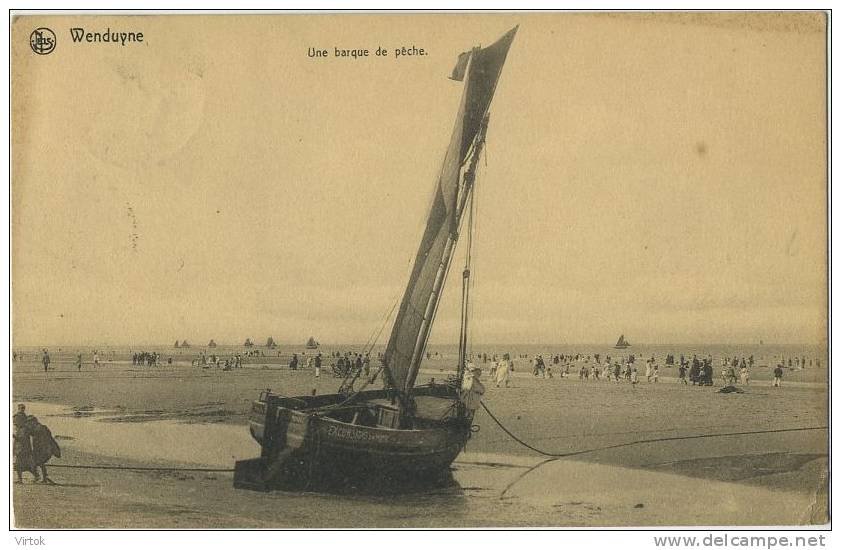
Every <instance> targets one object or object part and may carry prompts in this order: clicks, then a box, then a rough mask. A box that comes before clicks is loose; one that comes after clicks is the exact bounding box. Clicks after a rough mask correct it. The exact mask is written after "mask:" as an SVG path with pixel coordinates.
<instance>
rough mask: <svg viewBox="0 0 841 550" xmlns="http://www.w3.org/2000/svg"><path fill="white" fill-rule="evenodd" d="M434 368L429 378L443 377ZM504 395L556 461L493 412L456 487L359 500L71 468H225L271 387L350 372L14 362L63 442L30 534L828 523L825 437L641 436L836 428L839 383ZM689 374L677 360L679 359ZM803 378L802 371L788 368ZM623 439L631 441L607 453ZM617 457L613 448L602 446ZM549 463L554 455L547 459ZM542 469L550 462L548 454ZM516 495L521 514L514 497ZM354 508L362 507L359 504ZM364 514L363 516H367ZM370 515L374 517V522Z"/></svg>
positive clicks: (321, 385)
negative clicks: (832, 391) (832, 413)
mask: <svg viewBox="0 0 841 550" xmlns="http://www.w3.org/2000/svg"><path fill="white" fill-rule="evenodd" d="M435 366H436V365H435V362H434V361H433V362H427V365H425V368H424V371H423V372H422V376H421V378H422V379H428V378H430V377H433V376H436V375H437V376H438V378H439V379H440V378H441V377H442V373H443V372H444V371H443V370H442V368H443V367H442V368H438V369H436V368H435ZM522 370H523V369H519V371H518V372H516V373H515V376H514V378H513V383H512V387H510V388H495V387H493V386H492V385H490V386H491V387H489V388H488V392H487V393H486V396H485V400H484V401H485V403H486V404H487V406H488V407H489V408H490V410H491V411H492V412H493V413H494V415H495V416H496V417H497V418H498V419H499V420H500V421H501V422H502V423H503V424H505V425H506V427H507V428H508V429H510V430H511V431H512V432H514V433H515V434H517V435H518V436H519V437H521V438H523V439H524V440H526V441H528V442H529V443H530V444H531V445H533V446H535V447H537V448H539V449H542V450H545V451H547V452H550V453H566V452H574V451H583V450H591V451H592V452H588V453H585V454H580V455H577V456H575V457H573V458H564V459H558V460H549V461H547V459H546V457H544V456H541V455H539V454H537V453H535V452H533V451H531V450H528V449H526V448H524V447H523V446H521V445H520V444H518V443H517V442H515V441H514V440H512V439H511V438H510V437H509V436H508V435H506V434H505V433H504V432H503V431H502V430H501V429H500V428H499V427H498V426H497V425H496V423H495V422H494V421H493V420H492V419H491V418H490V417H489V416H488V415H487V414H486V413H484V411H480V412H479V414H478V415H477V418H476V423H477V424H478V425H479V426H480V431H479V432H478V433H476V434H475V435H474V436H473V438H472V439H471V440H470V442H469V443H468V446H467V449H466V450H465V452H463V453H462V454H461V455H460V456H459V458H458V459H457V461H456V463H455V464H454V469H453V478H454V484H453V485H452V486H448V487H441V488H435V489H428V490H425V491H422V492H420V493H417V494H411V495H400V496H399V497H396V496H394V495H380V496H370V495H368V496H359V495H356V496H348V495H341V496H338V495H320V494H312V493H305V494H301V493H284V492H276V493H270V494H259V493H253V492H250V491H242V490H236V489H234V488H233V487H232V474H231V473H229V472H197V471H133V470H124V469H120V470H99V469H88V468H85V469H76V468H67V467H63V466H75V465H81V466H97V465H108V466H125V467H143V468H148V467H178V468H210V469H220V470H225V469H229V468H232V467H233V462H234V461H235V460H238V459H243V458H252V457H254V456H257V455H258V453H259V448H258V446H257V445H256V443H255V442H254V441H253V440H252V439H251V438H250V436H249V434H248V430H247V427H246V425H245V422H246V419H247V412H248V409H249V406H250V402H251V401H252V400H253V399H255V398H256V397H257V395H258V394H259V392H260V391H261V390H264V389H266V388H272V390H273V391H275V392H277V393H282V394H286V395H296V394H305V393H309V392H310V391H311V390H312V389H316V391H318V392H319V393H326V392H332V391H334V390H335V388H336V387H337V385H338V382H339V381H338V380H337V379H336V378H333V377H332V376H329V375H323V376H322V377H320V378H318V379H316V378H314V376H313V373H312V372H310V371H307V370H298V371H289V370H288V369H286V368H282V367H280V366H278V365H246V367H245V368H242V369H236V370H233V371H220V370H216V369H200V368H195V367H191V366H189V365H188V364H177V365H173V366H161V367H153V368H148V367H133V366H132V365H131V364H130V363H128V364H125V363H122V362H117V363H105V364H102V365H101V366H100V367H99V368H97V369H93V368H92V367H89V366H87V365H86V366H85V367H84V368H83V370H82V372H77V371H76V369H75V367H73V365H72V364H69V363H61V362H59V363H57V364H56V365H55V369H54V370H50V371H49V372H47V373H44V372H43V370H40V365H38V364H37V363H35V362H28V361H24V362H18V363H16V364H15V368H14V372H13V391H14V402H15V403H26V405H27V410H28V411H29V412H30V414H35V415H36V416H38V417H39V418H40V419H41V421H42V422H44V423H46V424H47V425H48V426H50V428H51V429H52V431H53V434H54V435H55V436H56V438H57V439H58V441H59V443H60V445H61V446H62V449H63V454H62V457H61V458H60V459H53V461H52V462H51V465H52V467H51V469H50V476H51V477H52V478H53V479H54V480H55V481H56V482H57V485H55V486H43V485H36V484H33V483H32V482H31V477H27V480H26V482H25V483H24V484H22V485H15V486H14V487H15V488H14V506H15V524H16V525H17V526H18V527H37V528H59V527H433V526H437V527H456V526H465V527H470V526H518V525H519V526H582V525H605V526H645V525H652V526H656V525H660V526H662V525H803V524H823V523H825V522H826V521H827V507H826V485H827V481H826V480H827V432H826V431H825V430H815V429H807V430H802V431H786V432H779V433H756V434H751V435H740V436H724V437H710V438H702V439H685V440H669V441H659V442H649V443H643V444H633V443H634V442H637V441H641V440H650V439H658V438H674V437H680V436H696V435H704V434H727V433H741V432H762V431H769V430H780V429H786V430H788V429H792V430H796V429H798V428H815V427H821V426H825V425H826V399H827V393H826V389H825V382H824V383H821V382H819V381H817V380H818V379H819V376H817V375H816V374H815V373H814V370H813V371H812V372H809V375H810V376H811V377H812V379H811V380H806V381H804V380H802V379H801V380H799V381H798V380H788V379H787V380H786V382H787V384H785V385H784V386H783V388H780V389H777V388H772V387H771V386H770V383H769V382H768V381H767V380H761V379H760V380H755V381H754V382H753V383H752V384H751V385H750V386H748V387H745V388H744V390H745V392H744V393H741V394H720V393H717V389H718V388H699V387H692V386H683V385H680V384H676V383H674V380H673V379H670V377H668V376H665V377H664V378H661V380H662V382H661V383H658V384H653V383H652V384H648V383H646V382H645V381H644V379H643V382H642V383H641V384H639V385H637V386H636V387H631V385H630V384H625V383H618V384H617V383H609V382H604V381H595V380H579V379H578V378H577V377H572V378H567V379H563V378H560V377H557V376H556V377H554V378H552V379H542V378H535V377H533V376H532V375H531V374H529V373H525V372H522ZM672 370H673V369H672ZM789 378H793V377H789ZM623 443H631V445H627V446H622V447H617V448H612V449H602V448H603V447H611V446H615V445H619V444H623ZM600 449H601V450H600ZM544 462H545V463H544ZM541 463H543V464H541ZM515 503H516V506H515V505H514V504H515ZM351 504H352V505H353V510H354V511H355V512H354V513H353V514H350V513H349V512H348V510H349V509H350V508H349V505H351ZM360 510H361V511H362V512H363V513H362V514H361V515H360V513H358V512H359V511H360ZM359 517H365V518H366V519H365V520H364V521H361V520H359V519H358V518H359Z"/></svg>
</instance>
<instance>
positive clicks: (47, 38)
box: [29, 27, 56, 55]
mask: <svg viewBox="0 0 841 550" xmlns="http://www.w3.org/2000/svg"><path fill="white" fill-rule="evenodd" d="M29 45H30V47H31V48H32V51H33V52H35V53H37V54H38V55H47V54H48V53H52V51H53V50H54V49H55V46H56V39H55V33H54V32H53V31H52V30H50V29H48V28H47V27H40V28H37V29H35V30H34V31H32V34H30V35H29Z"/></svg>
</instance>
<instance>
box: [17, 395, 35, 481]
mask: <svg viewBox="0 0 841 550" xmlns="http://www.w3.org/2000/svg"><path fill="white" fill-rule="evenodd" d="M27 418H28V417H27V416H26V406H25V405H18V412H16V413H15V415H14V416H13V417H12V424H13V425H14V429H15V432H14V443H13V446H12V450H13V454H14V464H15V473H16V474H17V480H15V483H23V472H29V473H31V474H32V475H33V476H35V481H38V471H37V470H36V469H35V462H34V461H33V459H32V440H31V434H30V432H29V424H28V420H27Z"/></svg>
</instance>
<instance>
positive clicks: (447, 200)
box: [383, 27, 517, 415]
mask: <svg viewBox="0 0 841 550" xmlns="http://www.w3.org/2000/svg"><path fill="white" fill-rule="evenodd" d="M516 32H517V28H516V27H515V28H513V29H511V30H510V31H508V32H507V33H506V34H505V35H503V36H502V37H501V38H500V39H499V40H497V41H496V42H494V43H493V44H491V45H490V46H487V47H485V48H479V47H477V48H473V49H472V50H470V51H469V52H465V53H463V54H461V55H460V56H459V58H458V63H457V65H456V68H455V70H454V71H453V74H452V76H451V77H450V78H451V79H452V80H456V81H463V82H464V88H463V92H462V97H461V101H460V104H459V109H458V112H457V114H456V122H455V125H454V127H453V133H452V136H451V138H450V144H449V146H448V148H447V151H446V154H445V155H444V159H443V163H442V166H441V171H440V172H439V174H438V178H437V180H438V181H437V184H436V187H435V191H434V194H433V200H432V204H431V206H430V210H429V213H428V214H427V220H426V229H425V230H424V234H423V236H422V237H421V242H420V245H419V247H418V251H417V254H416V256H415V260H414V264H413V266H412V273H411V276H410V277H409V281H408V283H407V285H406V290H405V291H404V294H403V299H402V300H401V302H400V309H399V310H398V312H397V315H396V317H395V320H394V325H393V327H392V331H391V336H390V337H389V341H388V345H387V346H386V351H385V356H384V361H383V363H384V368H383V375H384V379H385V382H386V385H387V387H389V388H391V389H393V390H396V394H397V397H398V398H399V399H400V404H401V408H402V409H403V411H404V414H407V415H410V414H411V409H412V403H411V401H412V400H411V390H412V387H413V386H414V384H415V379H416V377H417V374H418V369H419V368H420V363H421V360H422V357H423V354H424V352H425V349H426V344H427V341H428V338H429V333H430V330H431V327H432V324H433V321H434V318H435V313H436V311H437V309H438V303H439V301H440V299H441V293H442V290H443V287H444V284H445V282H446V279H447V274H448V272H449V269H450V266H451V264H452V260H453V253H454V252H455V246H456V242H457V241H458V237H459V231H460V227H461V224H462V219H463V214H464V213H465V212H464V210H465V208H467V207H468V206H469V205H471V204H472V203H471V201H470V198H471V192H472V189H473V183H474V180H475V172H476V166H477V163H478V159H479V157H480V155H481V152H482V147H483V145H484V140H485V132H486V128H487V114H488V109H489V107H490V102H491V99H492V98H493V95H494V92H495V90H496V85H497V83H498V80H499V76H500V74H501V72H502V66H503V64H504V63H505V58H506V56H507V54H508V50H509V48H510V46H511V42H512V41H513V39H514V35H515V34H516ZM468 232H469V230H468ZM466 271H467V276H466V279H467V280H466V281H463V284H466V285H469V264H468V269H467V270H466ZM462 277H463V279H464V278H465V274H464V272H463V273H462ZM465 298H467V297H465ZM468 304H469V301H464V303H463V304H462V309H463V313H462V327H461V329H462V330H461V335H460V338H459V348H460V352H459V356H460V360H459V363H460V365H459V371H460V372H461V371H462V370H463V367H464V363H465V354H466V351H465V350H466V342H467V320H466V317H467V315H466V313H467V311H468V310H467V308H468Z"/></svg>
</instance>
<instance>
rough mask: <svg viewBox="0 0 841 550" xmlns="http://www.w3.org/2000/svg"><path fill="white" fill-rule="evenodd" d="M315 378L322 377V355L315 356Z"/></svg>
mask: <svg viewBox="0 0 841 550" xmlns="http://www.w3.org/2000/svg"><path fill="white" fill-rule="evenodd" d="M314 364H315V377H316V378H318V377H319V376H321V354H320V353H319V354H318V355H316V356H315V363H314Z"/></svg>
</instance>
